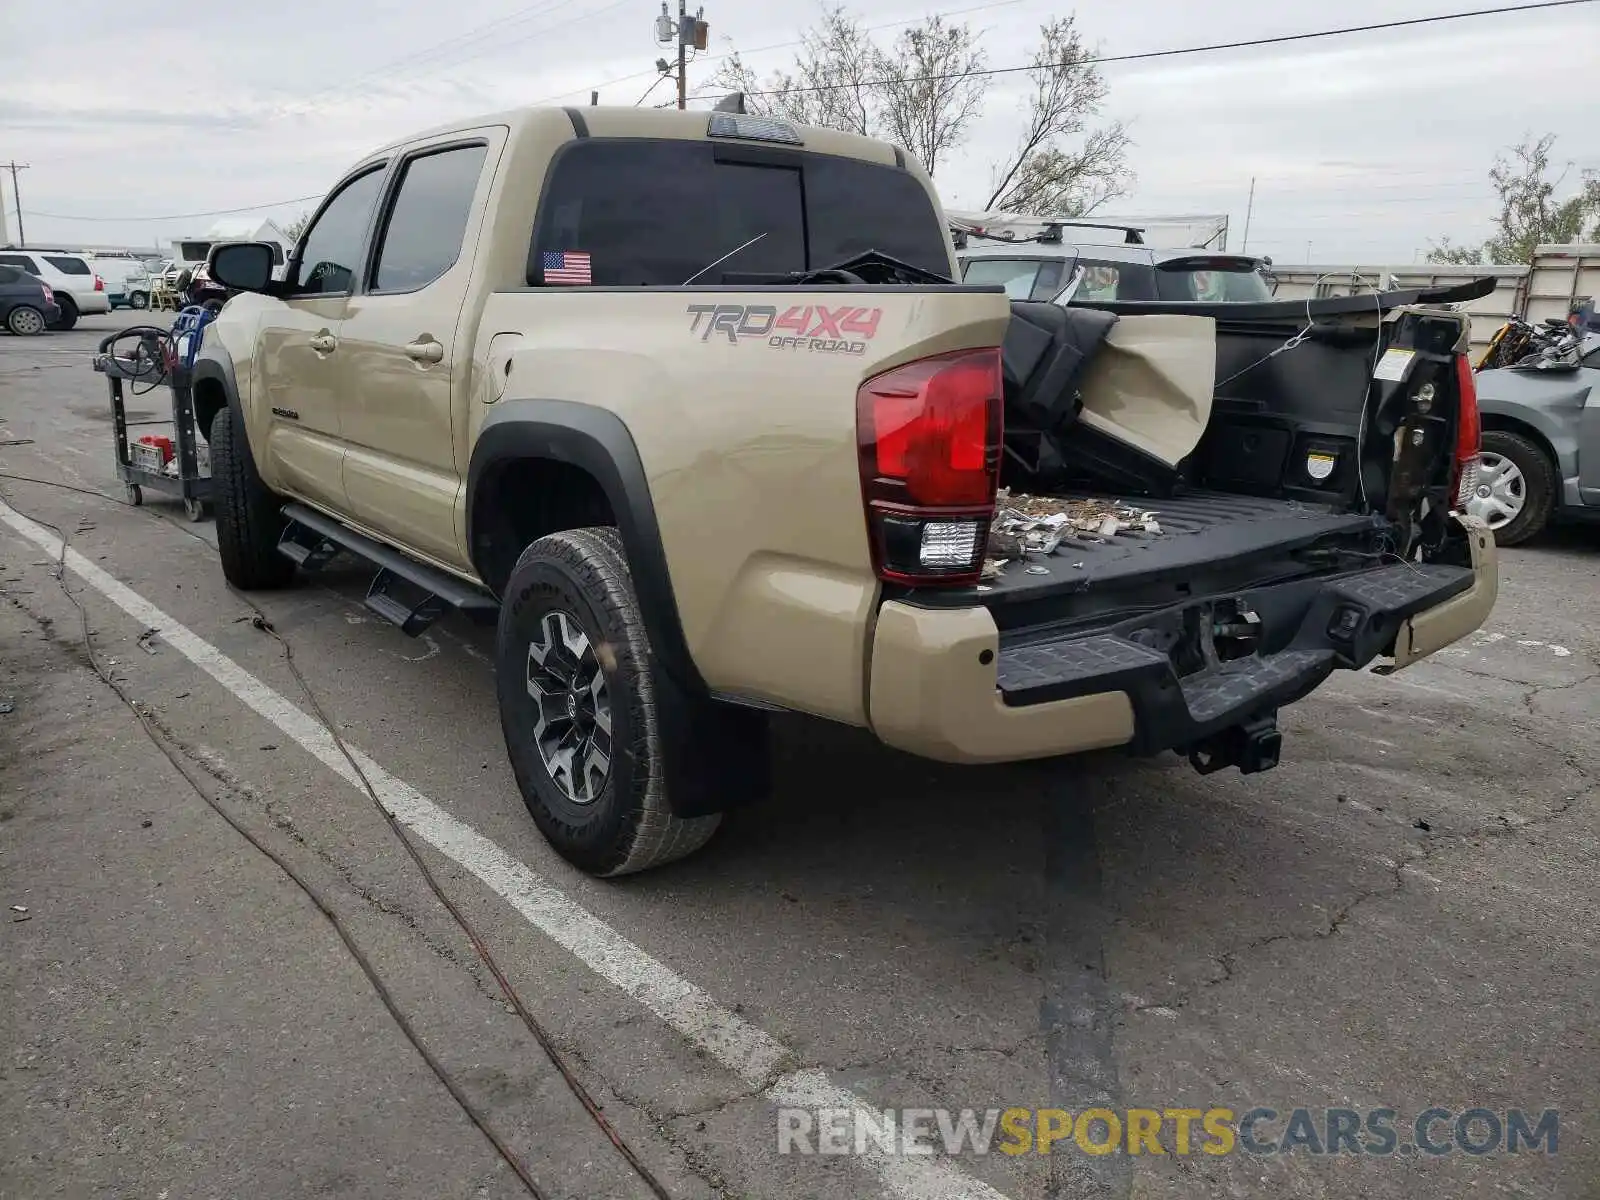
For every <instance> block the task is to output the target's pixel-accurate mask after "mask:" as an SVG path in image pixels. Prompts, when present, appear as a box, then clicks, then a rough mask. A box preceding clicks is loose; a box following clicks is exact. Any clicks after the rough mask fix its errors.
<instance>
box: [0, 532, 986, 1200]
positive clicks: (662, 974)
mask: <svg viewBox="0 0 1600 1200" xmlns="http://www.w3.org/2000/svg"><path fill="white" fill-rule="evenodd" d="M0 522H4V523H5V524H6V525H8V526H10V527H11V529H13V530H14V531H16V532H17V533H18V534H20V535H21V536H22V537H24V538H26V539H27V540H28V541H30V542H32V543H33V544H34V545H36V546H39V547H40V548H41V549H43V550H44V551H46V552H47V553H48V554H49V555H50V556H51V557H52V558H54V557H55V556H57V555H59V554H60V553H61V539H60V538H58V537H56V536H55V535H54V534H53V533H51V532H50V531H49V530H47V529H45V528H44V527H43V526H41V525H38V524H36V523H35V522H33V521H31V520H29V519H28V518H27V517H25V516H23V515H22V514H21V513H19V512H17V511H16V510H15V509H13V508H11V507H10V506H8V505H6V504H5V503H3V502H0ZM66 566H67V569H68V570H69V571H71V572H72V573H73V574H74V575H76V576H78V577H79V578H80V579H82V580H83V581H84V582H85V583H86V584H88V585H89V586H90V587H92V588H94V590H95V591H97V592H99V593H100V594H101V595H102V596H104V597H105V598H106V599H107V600H109V601H110V602H111V603H112V604H114V605H116V606H117V607H118V608H120V609H121V610H122V611H123V612H125V613H127V614H128V615H129V616H130V617H132V618H133V619H134V621H135V622H137V623H138V624H139V626H140V627H141V628H148V629H154V630H156V632H157V633H158V634H159V635H160V637H161V640H162V641H164V642H165V643H166V644H167V645H168V646H170V647H171V648H172V649H174V650H176V651H177V652H178V653H179V654H181V655H183V657H185V658H186V659H188V660H189V661H190V662H192V663H193V664H194V665H195V666H197V667H199V668H200V669H201V670H202V671H204V672H205V673H206V674H207V675H209V676H211V678H212V679H214V680H216V681H217V682H218V683H219V684H221V685H222V686H223V687H224V688H226V689H227V690H228V691H229V692H231V693H232V694H233V695H234V696H235V697H237V698H238V699H239V700H240V701H242V702H243V703H244V704H245V705H246V706H247V707H249V708H250V709H252V710H253V711H254V712H255V713H256V714H257V715H259V716H260V717H262V718H263V719H265V720H266V721H269V722H270V723H271V724H273V725H275V726H277V727H278V729H279V730H281V731H282V732H283V733H284V735H285V736H287V737H290V738H293V739H294V740H295V741H296V742H297V743H299V745H300V746H301V747H302V748H303V749H304V750H305V751H306V752H307V753H308V754H310V755H311V756H312V757H313V758H315V759H316V760H317V761H318V762H320V763H322V764H323V765H324V766H326V767H327V768H328V769H329V770H330V771H332V772H333V773H334V774H335V775H338V776H339V777H340V778H341V779H343V780H344V781H345V782H347V783H349V784H350V785H351V786H352V787H355V788H357V789H359V790H363V791H364V790H365V789H362V787H361V779H360V776H358V775H357V774H356V771H355V769H354V768H353V767H352V766H351V765H350V763H349V762H348V761H347V760H346V759H345V757H344V755H343V754H342V753H341V752H340V750H339V747H338V744H337V743H335V741H334V740H333V738H332V736H331V735H330V734H329V733H328V731H327V730H326V729H324V728H323V726H322V724H321V722H319V721H317V720H316V719H315V718H314V717H311V716H309V715H308V714H307V713H305V712H303V711H302V710H301V709H300V708H298V707H297V706H296V705H294V704H293V703H291V702H290V701H289V700H288V699H286V698H285V697H284V696H282V695H281V694H279V693H278V692H277V691H275V690H274V689H272V688H270V687H268V686H267V685H266V684H264V683H262V682H261V680H259V679H257V678H256V677H255V676H254V675H252V674H250V673H249V672H248V671H246V670H245V669H244V668H243V667H241V666H240V665H239V664H238V663H236V662H234V661H233V660H232V659H231V658H229V657H228V656H227V655H225V654H223V653H222V651H220V650H218V649H217V648H216V647H215V646H213V645H212V644H211V643H210V642H207V641H206V640H205V639H204V638H202V637H200V636H199V635H198V634H196V633H195V632H194V631H192V630H191V629H189V628H188V627H187V626H185V625H183V624H182V623H180V622H179V621H177V620H176V619H175V618H173V617H170V616H168V615H167V614H166V613H164V612H163V611H161V609H159V608H157V607H156V606H155V605H154V604H151V603H150V602H149V601H148V600H146V599H145V598H144V597H143V596H141V595H139V594H138V593H137V592H135V591H134V590H133V589H132V588H130V587H128V586H127V585H126V584H124V583H122V582H121V581H119V580H117V579H116V578H114V577H113V576H111V575H109V574H107V573H106V572H105V571H104V570H102V569H101V568H99V567H97V566H95V564H94V563H92V562H90V561H89V560H88V559H86V558H84V557H83V556H82V555H81V554H79V553H78V552H77V551H76V550H72V549H70V548H69V549H68V550H67V552H66ZM345 744H346V745H347V746H349V748H350V752H351V754H352V756H354V757H355V759H356V761H357V762H359V763H360V764H361V769H362V770H363V771H364V772H365V773H366V775H367V778H368V779H369V780H371V781H372V786H373V789H374V790H375V791H376V792H377V793H378V798H379V799H380V800H381V801H382V802H383V803H384V804H385V805H386V806H387V807H388V808H389V809H390V810H391V811H392V812H393V813H394V814H395V816H396V817H398V818H399V819H400V820H401V821H402V822H403V823H404V824H405V825H406V827H407V828H409V829H411V830H413V831H414V832H415V833H416V834H417V836H418V837H420V838H422V839H423V840H424V841H426V842H427V843H428V844H429V845H431V846H433V847H434V848H435V849H437V850H438V851H439V852H440V853H442V854H444V855H445V856H446V857H447V858H450V859H453V860H454V861H455V862H457V863H459V864H460V865H461V866H463V867H465V868H466V869H467V870H469V871H471V872H472V873H473V874H474V875H476V876H477V877H478V878H479V879H480V880H481V881H482V882H483V883H484V884H485V885H487V886H488V887H489V888H490V889H491V890H492V891H494V892H495V893H496V894H498V895H499V896H500V897H501V898H502V899H504V900H505V901H506V902H507V903H508V904H510V905H511V906H512V907H513V908H514V909H516V910H517V911H518V912H519V913H521V914H522V915H523V916H524V917H525V918H527V920H528V921H529V922H530V923H531V924H532V925H534V926H535V927H536V928H538V929H539V930H540V931H541V932H542V933H544V934H545V936H547V937H549V938H550V939H551V940H552V941H555V942H556V943H558V944H559V945H561V946H563V947H564V948H566V949H567V950H569V951H570V952H571V953H572V954H573V955H574V956H575V957H576V958H577V959H578V960H579V961H581V962H582V963H583V964H584V965H585V966H587V967H588V968H589V969H590V970H592V971H593V972H594V973H595V974H597V975H599V976H600V977H601V978H603V979H605V980H607V981H608V982H610V983H612V984H614V985H615V986H616V987H618V988H620V989H621V990H622V991H624V992H626V993H627V994H628V995H630V996H632V997H633V998H634V999H635V1000H637V1001H638V1002H639V1003H640V1004H642V1005H644V1007H646V1008H647V1009H649V1010H650V1011H651V1012H653V1013H655V1014H656V1016H658V1017H660V1018H661V1019H662V1020H663V1021H665V1022H666V1023H667V1024H668V1025H671V1026H672V1027H673V1028H674V1029H676V1030H677V1031H678V1032H679V1033H681V1034H682V1035H683V1036H684V1037H686V1038H688V1039H689V1040H690V1041H691V1042H693V1043H694V1044H695V1045H696V1046H698V1047H700V1049H702V1050H704V1051H705V1052H706V1053H707V1054H709V1055H711V1056H712V1057H713V1058H715V1059H716V1060H717V1061H718V1062H719V1063H721V1064H722V1065H723V1066H725V1067H727V1068H728V1069H729V1070H730V1071H733V1072H734V1073H735V1074H737V1075H738V1076H739V1078H740V1079H742V1080H743V1081H744V1082H745V1083H746V1084H747V1085H748V1086H750V1087H759V1088H762V1089H763V1091H764V1094H765V1096H766V1097H767V1099H768V1100H769V1101H770V1102H772V1103H773V1104H776V1105H786V1106H806V1107H811V1106H813V1105H816V1106H822V1107H829V1108H846V1109H850V1108H853V1109H856V1110H858V1113H860V1114H872V1113H873V1109H872V1106H871V1105H869V1104H867V1103H866V1102H865V1101H863V1100H862V1099H861V1098H860V1097H858V1096H856V1095H855V1094H854V1093H853V1092H850V1091H848V1090H847V1089H845V1088H841V1087H838V1086H836V1085H834V1084H832V1083H830V1082H829V1081H828V1078H827V1075H826V1074H825V1073H824V1072H823V1071H820V1070H816V1069H811V1070H800V1071H790V1072H787V1073H782V1074H779V1073H778V1071H779V1068H780V1067H781V1066H782V1065H784V1064H785V1063H792V1062H794V1060H795V1058H796V1056H795V1055H794V1054H793V1053H792V1052H790V1051H789V1050H788V1049H787V1048H786V1047H785V1046H783V1045H782V1044H781V1043H779V1042H778V1041H776V1040H775V1039H773V1038H772V1037H770V1036H768V1035H767V1034H766V1033H765V1032H763V1031H762V1030H760V1029H757V1028H756V1027H755V1026H754V1025H752V1024H751V1023H750V1022H748V1021H746V1020H745V1019H744V1018H743V1017H740V1016H739V1015H738V1014H736V1013H734V1012H732V1011H731V1010H729V1009H727V1008H724V1007H723V1006H722V1005H721V1004H719V1003H717V1001H716V1000H714V999H712V998H711V996H709V995H707V994H706V993H705V992H703V991H701V990H700V989H699V988H698V987H696V986H695V985H694V984H692V983H690V982H689V981H688V980H687V979H684V978H682V977H681V976H679V975H678V974H676V973H675V972H674V971H673V970H672V969H671V968H670V967H668V966H666V965H665V964H664V963H661V962H658V961H657V960H656V959H654V958H652V957H651V956H650V955H649V954H647V953H645V952H644V951H643V950H641V949H640V948H639V947H638V946H635V945H634V944H633V943H632V942H630V941H629V940H628V939H627V938H625V937H623V936H622V935H621V934H620V933H618V932H617V931H616V930H614V929H612V928H611V927H610V926H609V925H607V924H606V923H605V922H604V921H602V920H600V919H599V918H598V917H596V916H594V915H593V914H591V913H590V912H588V911H587V910H586V909H584V908H581V907H580V906H578V905H577V904H575V903H574V902H573V901H572V900H571V899H569V898H568V897H567V896H566V895H565V894H564V893H562V892H560V891H558V890H557V889H556V888H554V887H553V886H551V885H550V884H549V883H548V882H546V881H545V880H544V879H543V878H542V877H541V876H539V875H538V874H536V873H535V872H534V871H532V870H530V869H529V868H528V867H527V866H526V865H525V864H524V863H521V862H519V861H517V860H516V859H515V858H513V857H512V856H511V855H510V854H508V853H507V852H506V851H505V850H503V849H501V848H500V846H498V845H497V844H496V843H494V842H492V841H490V840H489V839H488V838H486V837H484V836H483V835H482V834H481V833H479V832H478V831H477V830H475V829H473V828H472V827H471V826H469V825H467V824H465V823H464V822H462V821H459V820H457V819H456V818H455V817H453V816H451V815H450V814H449V813H448V812H446V811H445V810H444V809H443V808H441V807H439V805H437V804H435V803H434V802H433V801H432V800H430V799H428V798H427V797H426V796H424V795H423V794H422V793H421V792H419V791H417V790H416V789H415V788H413V787H412V786H411V785H410V784H408V783H406V782H404V781H403V780H400V779H397V778H395V777H394V776H393V775H391V774H389V772H388V771H386V770H384V769H383V768H382V767H381V766H379V765H378V764H377V763H375V762H373V761H372V759H371V758H370V757H369V756H367V755H366V754H364V753H362V752H361V751H360V750H358V749H357V748H356V747H355V746H353V745H350V743H349V742H348V741H347V742H346V743H345ZM875 1119H881V1112H879V1113H877V1114H876V1116H875ZM857 1127H858V1128H859V1127H860V1126H859V1125H857ZM774 1138H776V1126H774ZM865 1148H866V1150H867V1153H866V1154H864V1155H862V1156H861V1157H862V1160H863V1162H864V1163H866V1164H867V1165H870V1166H871V1167H872V1168H873V1169H874V1170H875V1171H876V1172H877V1174H878V1177H879V1178H880V1179H881V1180H882V1181H883V1184H884V1186H885V1187H886V1188H887V1189H888V1190H889V1193H890V1194H891V1195H894V1196H899V1197H905V1198H906V1200H1005V1198H1004V1197H1003V1196H1002V1195H1001V1193H999V1192H997V1191H995V1190H994V1189H993V1188H991V1187H989V1186H988V1185H987V1184H985V1183H982V1182H980V1181H979V1180H977V1179H974V1178H972V1177H971V1176H969V1175H967V1174H966V1173H965V1172H964V1171H962V1170H960V1168H958V1167H957V1166H956V1165H955V1164H954V1163H953V1162H952V1161H950V1160H949V1159H942V1158H934V1157H926V1156H908V1155H901V1154H896V1153H893V1152H890V1151H886V1150H884V1149H882V1148H881V1147H879V1146H877V1144H876V1143H875V1141H874V1140H873V1139H867V1141H866V1143H865Z"/></svg>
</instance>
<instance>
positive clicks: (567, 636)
mask: <svg viewBox="0 0 1600 1200" xmlns="http://www.w3.org/2000/svg"><path fill="white" fill-rule="evenodd" d="M528 695H529V696H530V697H532V699H533V702H534V705H535V707H536V708H537V711H538V716H537V718H536V719H535V721H534V727H533V737H534V742H535V744H536V745H537V746H538V750H539V756H540V758H542V759H543V760H544V767H545V770H546V771H548V772H549V773H550V778H551V779H552V780H553V781H554V782H555V784H556V786H557V787H559V788H560V789H561V790H562V792H563V793H564V794H565V795H566V797H567V799H569V800H571V801H572V802H573V803H574V804H593V803H594V802H595V800H596V799H598V798H599V796H600V792H601V790H602V789H604V787H605V785H606V780H607V778H608V777H609V776H610V774H611V697H610V694H609V693H608V692H607V690H606V680H605V672H604V671H602V670H601V668H600V661H599V659H598V658H597V657H596V656H595V652H594V647H593V646H592V645H591V644H590V642H589V637H588V635H587V634H586V633H584V631H583V626H582V625H580V624H579V623H578V620H577V618H575V617H574V616H572V614H570V613H568V612H564V611H562V610H561V609H552V610H551V611H550V612H547V613H545V614H544V616H543V617H542V618H541V619H540V621H539V631H538V633H537V634H536V635H535V636H534V639H533V640H532V641H531V642H529V643H528Z"/></svg>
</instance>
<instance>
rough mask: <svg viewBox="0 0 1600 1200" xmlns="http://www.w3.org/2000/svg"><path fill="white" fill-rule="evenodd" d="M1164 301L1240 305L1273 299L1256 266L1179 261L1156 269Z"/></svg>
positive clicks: (1227, 261) (1235, 262)
mask: <svg viewBox="0 0 1600 1200" xmlns="http://www.w3.org/2000/svg"><path fill="white" fill-rule="evenodd" d="M1155 274H1156V290H1157V293H1158V294H1159V297H1160V299H1162V300H1199V301H1203V302H1206V303H1211V304H1241V303H1252V302H1261V301H1265V300H1271V299H1272V289H1271V288H1269V287H1268V286H1267V281H1266V279H1265V278H1264V277H1263V276H1262V274H1261V272H1260V271H1259V270H1257V269H1256V267H1255V264H1253V263H1250V262H1249V261H1248V260H1240V259H1221V260H1216V259H1213V260H1206V259H1179V260H1176V261H1174V262H1169V263H1162V264H1159V265H1158V266H1157V267H1156V273H1155Z"/></svg>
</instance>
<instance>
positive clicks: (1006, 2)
mask: <svg viewBox="0 0 1600 1200" xmlns="http://www.w3.org/2000/svg"><path fill="white" fill-rule="evenodd" d="M1023 3H1026V0H989V3H987V4H974V5H972V6H971V7H970V8H956V9H947V10H945V11H942V12H935V13H929V14H928V17H964V16H966V15H967V14H968V13H975V12H986V11H988V10H989V9H991V8H1007V7H1009V6H1011V5H1013V4H1023ZM928 17H906V18H904V19H903V20H899V21H885V22H884V23H883V24H881V25H868V26H867V27H866V28H865V29H863V30H862V31H861V32H862V33H877V32H879V31H880V30H884V29H893V28H895V27H896V26H898V25H915V24H916V23H917V22H918V21H925V20H927V19H928ZM803 43H804V39H803V38H793V39H791V40H789V41H787V42H772V43H771V44H770V45H766V46H755V47H752V48H751V49H749V50H730V51H728V53H726V54H712V55H708V56H707V57H705V58H702V59H700V60H699V61H700V62H702V63H714V62H722V61H723V60H724V59H729V58H733V57H735V56H739V57H741V58H742V57H744V56H745V55H750V54H765V53H767V52H768V51H770V50H787V49H789V48H790V47H792V46H799V45H802V44H803ZM652 74H654V72H653V71H635V72H634V73H633V74H631V75H619V76H618V77H617V78H615V79H608V80H606V81H605V82H604V83H598V84H595V85H594V87H593V88H588V87H584V88H573V89H572V90H571V91H567V92H557V93H555V95H553V96H546V97H544V99H542V100H535V101H534V104H536V105H538V104H549V103H551V102H552V101H556V100H562V99H565V98H566V97H568V96H577V95H580V94H581V93H583V92H585V91H593V90H597V89H599V88H607V87H615V86H616V85H617V84H619V83H631V82H633V81H634V80H635V79H643V78H644V77H645V76H646V75H652ZM709 98H710V97H708V96H691V97H690V99H692V100H694V99H702V100H703V99H709Z"/></svg>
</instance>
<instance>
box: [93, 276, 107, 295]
mask: <svg viewBox="0 0 1600 1200" xmlns="http://www.w3.org/2000/svg"><path fill="white" fill-rule="evenodd" d="M94 290H95V291H97V292H103V291H105V290H106V281H105V280H104V279H101V278H100V276H98V275H96V276H95V277H94Z"/></svg>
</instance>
